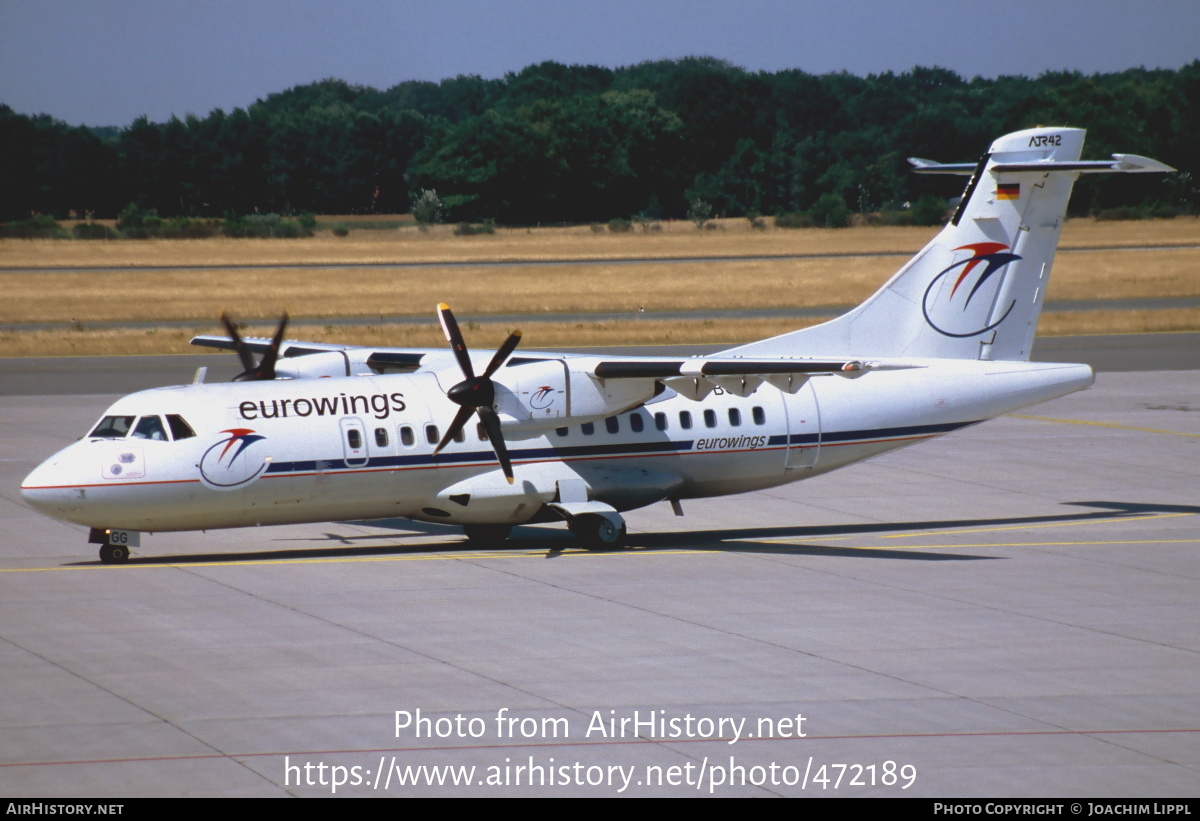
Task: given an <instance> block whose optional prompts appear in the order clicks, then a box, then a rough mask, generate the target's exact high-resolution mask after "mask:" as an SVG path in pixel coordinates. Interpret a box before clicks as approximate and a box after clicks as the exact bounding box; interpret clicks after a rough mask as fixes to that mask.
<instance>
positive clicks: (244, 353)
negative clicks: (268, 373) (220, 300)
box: [221, 311, 255, 373]
mask: <svg viewBox="0 0 1200 821" xmlns="http://www.w3.org/2000/svg"><path fill="white" fill-rule="evenodd" d="M221 324H222V325H224V326H225V332H226V333H227V334H229V341H231V342H232V343H233V350H234V351H236V352H237V355H238V359H240V360H242V370H243V371H245V372H246V373H249V372H250V371H252V370H254V368H255V365H254V357H253V356H251V355H250V349H249V348H247V347H246V343H245V342H243V341H242V335H241V334H240V333H238V329H237V327H236V326H235V325H234V324H233V320H231V319H230V318H229V315H228V314H226V313H225V312H224V311H221Z"/></svg>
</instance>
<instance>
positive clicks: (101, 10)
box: [0, 0, 1200, 125]
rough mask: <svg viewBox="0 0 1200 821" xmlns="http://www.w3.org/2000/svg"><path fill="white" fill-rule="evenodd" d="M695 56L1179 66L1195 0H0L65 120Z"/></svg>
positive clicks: (997, 70)
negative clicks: (315, 87) (333, 88)
mask: <svg viewBox="0 0 1200 821" xmlns="http://www.w3.org/2000/svg"><path fill="white" fill-rule="evenodd" d="M688 55H706V56H712V57H718V58H721V59H724V60H728V61H730V62H732V63H734V64H736V65H739V66H742V67H744V68H747V69H750V70H765V71H777V70H779V69H785V68H799V69H802V70H804V71H808V72H812V73H815V74H822V73H826V72H831V71H841V70H845V71H849V72H851V73H854V74H859V75H863V74H868V73H878V72H882V71H895V72H900V71H907V70H908V69H910V68H912V67H913V66H914V65H939V66H944V67H946V68H950V69H953V70H954V71H957V72H958V73H959V74H961V75H963V76H965V77H968V78H969V77H972V76H975V75H982V76H985V77H994V76H997V75H999V74H1024V75H1027V76H1036V75H1038V74H1040V73H1041V72H1043V71H1047V70H1059V69H1070V70H1077V71H1082V72H1084V73H1093V72H1107V71H1119V70H1121V69H1125V68H1131V67H1136V66H1145V67H1147V68H1157V67H1162V68H1178V67H1180V66H1182V65H1184V64H1186V63H1189V62H1191V61H1192V60H1195V59H1200V0H990V1H989V2H972V1H971V0H895V1H894V2H893V1H892V0H874V1H873V2H869V1H868V0H823V2H809V1H808V0H792V2H787V1H786V0H586V1H585V2H579V1H577V0H490V2H485V1H484V0H417V1H415V2H414V1H413V0H0V103H4V104H7V105H9V106H11V107H12V108H14V109H16V110H17V111H20V112H22V113H27V114H34V113H45V114H50V115H52V116H54V117H56V118H58V119H61V120H65V121H66V122H68V123H71V124H84V123H86V124H88V125H127V124H128V123H130V122H131V121H132V120H133V119H135V118H136V117H138V116H140V115H142V114H145V115H147V116H149V117H150V119H151V120H155V121H162V120H165V119H167V118H169V117H170V116H171V115H172V114H175V115H179V116H183V115H185V114H188V113H193V114H197V115H200V116H203V115H206V114H207V113H208V112H209V111H211V110H212V109H214V108H222V109H225V110H226V111H229V110H231V109H233V108H235V107H239V106H241V107H244V106H247V105H249V104H250V103H252V102H254V101H255V100H256V99H258V98H261V97H265V96H266V95H268V94H270V93H272V92H276V91H282V90H284V89H287V88H290V87H292V86H295V85H300V84H303V83H308V82H311V81H313V80H319V79H322V78H325V77H337V78H339V79H343V80H346V81H348V82H351V83H356V84H360V85H368V86H374V87H376V88H380V89H383V88H388V87H390V86H393V85H395V84H396V83H399V82H402V81H404V80H434V81H436V80H440V79H442V78H445V77H453V76H456V75H459V74H480V75H482V76H484V77H500V76H503V75H504V73H505V72H508V71H517V70H519V69H521V68H523V67H524V66H527V65H529V64H531V63H537V62H541V61H543V60H556V61H558V62H562V63H594V64H599V65H605V66H610V67H616V66H622V65H630V64H632V63H638V62H642V61H644V60H656V59H662V58H672V57H684V56H688Z"/></svg>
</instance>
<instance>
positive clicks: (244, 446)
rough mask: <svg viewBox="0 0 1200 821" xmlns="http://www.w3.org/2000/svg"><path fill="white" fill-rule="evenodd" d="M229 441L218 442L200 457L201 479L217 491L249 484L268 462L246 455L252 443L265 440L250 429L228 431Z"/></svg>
mask: <svg viewBox="0 0 1200 821" xmlns="http://www.w3.org/2000/svg"><path fill="white" fill-rule="evenodd" d="M221 432H222V433H228V434H229V438H228V439H221V440H220V441H218V442H217V443H216V444H214V445H213V446H212V447H210V448H209V449H208V450H206V451H204V455H203V456H202V457H200V478H201V479H202V480H203V481H204V483H205V484H206V485H208V486H209V487H211V488H214V489H216V490H231V489H233V488H236V487H241V486H242V485H248V484H250V483H251V482H253V481H254V480H255V479H257V478H258V477H259V476H261V475H262V474H263V473H264V472H265V471H266V469H267V464H268V463H267V461H266V460H264V459H258V458H256V457H255V456H254V455H252V454H248V453H247V452H246V451H247V450H249V449H250V448H251V447H252V446H253V445H254V444H256V443H258V442H262V441H264V440H266V438H267V437H265V436H263V435H262V434H258V433H255V432H254V431H253V430H251V429H250V428H230V429H229V430H225V431H221Z"/></svg>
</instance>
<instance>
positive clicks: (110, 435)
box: [88, 416, 137, 439]
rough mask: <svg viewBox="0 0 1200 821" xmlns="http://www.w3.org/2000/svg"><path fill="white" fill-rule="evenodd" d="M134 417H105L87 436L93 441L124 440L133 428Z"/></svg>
mask: <svg viewBox="0 0 1200 821" xmlns="http://www.w3.org/2000/svg"><path fill="white" fill-rule="evenodd" d="M135 418H137V417H134V416H106V417H104V418H103V419H101V420H100V424H99V425H96V427H95V428H93V429H92V432H91V433H89V434H88V436H90V437H92V438H93V439H124V438H125V437H126V436H128V435H129V429H130V428H131V427H133V420H134V419H135Z"/></svg>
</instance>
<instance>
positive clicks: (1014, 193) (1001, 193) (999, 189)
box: [996, 182, 1021, 200]
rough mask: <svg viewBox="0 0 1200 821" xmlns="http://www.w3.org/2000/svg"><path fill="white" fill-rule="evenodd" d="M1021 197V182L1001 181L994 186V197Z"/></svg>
mask: <svg viewBox="0 0 1200 821" xmlns="http://www.w3.org/2000/svg"><path fill="white" fill-rule="evenodd" d="M1020 198H1021V183H1019V182H1002V183H1000V184H999V185H997V186H996V199H998V200H1017V199H1020Z"/></svg>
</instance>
